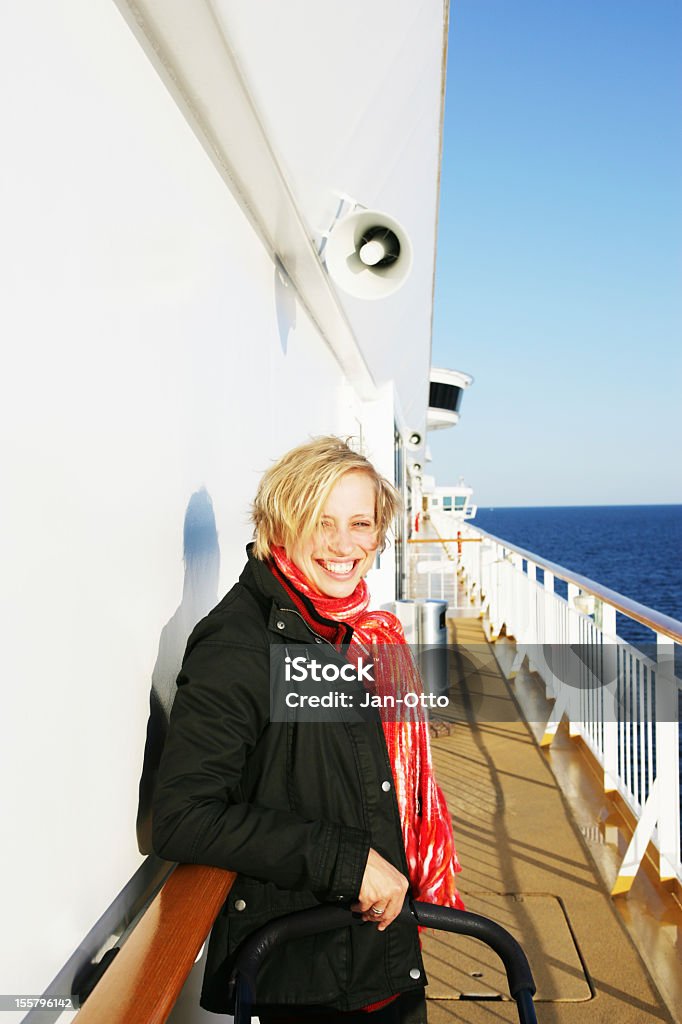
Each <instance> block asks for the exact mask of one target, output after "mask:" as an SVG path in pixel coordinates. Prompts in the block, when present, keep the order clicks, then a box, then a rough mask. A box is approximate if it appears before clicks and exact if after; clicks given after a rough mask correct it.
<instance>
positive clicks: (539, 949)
mask: <svg viewBox="0 0 682 1024" xmlns="http://www.w3.org/2000/svg"><path fill="white" fill-rule="evenodd" d="M465 902H466V906H467V910H471V911H473V913H476V914H483V915H484V916H485V917H489V918H491V919H492V920H493V921H497V922H498V924H501V925H502V927H503V928H506V929H507V931H509V932H511V933H512V935H514V937H515V938H517V939H518V940H519V942H520V943H521V945H522V946H523V948H524V950H525V951H526V956H527V957H528V960H529V962H530V966H531V969H532V971H533V976H534V978H535V984H536V986H537V994H536V996H535V999H536V1000H539V1001H542V1002H583V1001H585V1000H588V999H591V998H592V989H591V988H590V984H589V982H588V980H587V978H586V977H585V972H584V970H583V965H582V961H581V959H580V955H579V953H578V950H577V949H576V945H575V942H574V940H573V935H572V933H571V929H570V927H569V924H568V921H567V918H566V914H565V912H564V908H563V905H562V903H561V901H560V900H559V899H558V897H556V896H552V895H549V894H547V893H475V894H467V895H466V896H465ZM422 941H423V950H424V963H425V966H426V974H427V977H428V979H429V986H428V988H427V990H426V991H427V996H428V998H429V999H430V1000H434V999H435V1000H454V999H457V1000H459V999H462V1000H482V1001H485V1002H490V1001H492V1002H494V1001H499V1000H508V999H510V998H511V997H510V995H509V989H508V987H507V978H506V975H505V973H504V968H503V966H502V962H501V960H500V959H499V957H498V956H497V954H496V953H494V952H493V951H492V949H490V948H489V947H488V946H485V945H484V944H483V943H482V942H478V941H476V940H475V939H471V938H468V937H466V936H464V935H451V934H449V933H447V932H435V931H429V930H426V931H425V932H424V933H423V934H422Z"/></svg>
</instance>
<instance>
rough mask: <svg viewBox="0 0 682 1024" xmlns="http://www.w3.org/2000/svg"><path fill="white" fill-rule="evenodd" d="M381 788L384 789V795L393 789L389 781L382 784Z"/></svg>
mask: <svg viewBox="0 0 682 1024" xmlns="http://www.w3.org/2000/svg"><path fill="white" fill-rule="evenodd" d="M381 788H382V789H383V791H384V793H388V792H389V790H390V788H391V783H390V782H389V781H388V779H386V780H385V781H384V782H382V783H381Z"/></svg>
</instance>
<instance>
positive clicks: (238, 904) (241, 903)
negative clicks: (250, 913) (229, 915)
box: [234, 900, 246, 912]
mask: <svg viewBox="0 0 682 1024" xmlns="http://www.w3.org/2000/svg"><path fill="white" fill-rule="evenodd" d="M234 909H235V910H238V911H240V912H241V911H242V910H246V900H235V901H234Z"/></svg>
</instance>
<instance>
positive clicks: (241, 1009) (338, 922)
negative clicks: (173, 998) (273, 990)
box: [228, 899, 537, 1024]
mask: <svg viewBox="0 0 682 1024" xmlns="http://www.w3.org/2000/svg"><path fill="white" fill-rule="evenodd" d="M397 920H402V921H404V920H412V921H414V922H415V924H419V925H422V926H423V927H425V928H435V929H438V930H439V931H445V932H456V933H457V934H459V935H469V936H471V938H474V939H479V940H480V941H481V942H484V943H485V944H486V945H487V946H490V948H491V949H493V950H494V951H495V952H496V953H497V955H498V956H499V958H500V959H501V960H502V963H503V964H504V968H505V971H506V972H507V982H508V984H509V992H510V994H511V996H512V998H513V999H514V1000H515V1001H516V1005H517V1009H518V1014H519V1021H520V1024H537V1017H536V1015H535V1006H534V1004H533V993H534V992H535V982H534V981H533V975H532V973H531V969H530V965H529V963H528V960H527V958H526V954H525V953H524V951H523V949H522V948H521V946H520V944H519V943H518V942H517V941H516V939H515V938H514V937H513V935H510V934H509V932H508V931H507V930H506V929H505V928H502V926H501V925H499V924H497V923H496V922H495V921H491V920H490V919H489V918H487V917H481V915H480V914H470V913H469V912H468V911H466V910H453V909H452V908H451V907H440V906H437V905H436V904H434V903H412V902H411V901H409V899H408V900H406V901H405V905H404V907H403V909H402V910H401V912H400V914H399V915H398V918H397ZM349 925H365V926H366V927H370V928H371V927H372V925H371V923H367V922H365V921H363V919H362V916H361V915H360V914H355V913H353V912H352V911H351V910H350V908H349V907H348V906H347V905H338V904H336V905H335V904H322V905H321V906H319V907H311V908H310V909H309V910H297V911H295V912H294V913H293V914H286V915H285V916H284V917H278V918H275V920H274V921H270V922H269V923H268V924H266V925H265V926H264V927H263V928H259V930H258V931H256V932H254V933H253V935H250V936H249V937H248V938H247V939H246V940H245V941H244V943H243V944H242V946H241V949H240V951H239V954H238V956H237V959H236V961H235V963H234V966H233V968H232V973H231V974H230V979H229V982H228V985H229V990H230V993H231V994H234V995H235V1014H234V1024H250V1022H251V1007H252V1006H253V1003H254V1001H255V994H256V978H257V975H258V970H259V968H260V966H261V963H262V962H263V960H264V959H265V957H266V956H267V955H268V953H269V952H270V951H271V949H273V947H274V946H276V945H278V943H280V942H286V941H287V940H289V939H300V938H303V937H304V936H306V935H319V934H321V933H322V932H330V931H334V930H335V929H336V928H347V927H348V926H349Z"/></svg>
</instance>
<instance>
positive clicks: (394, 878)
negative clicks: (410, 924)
mask: <svg viewBox="0 0 682 1024" xmlns="http://www.w3.org/2000/svg"><path fill="white" fill-rule="evenodd" d="M408 885H409V883H408V881H407V879H406V878H405V875H401V873H400V872H399V871H398V869H397V868H394V867H393V865H392V864H389V862H388V861H387V860H384V858H383V857H382V856H381V854H379V853H377V851H376V850H374V849H372V848H370V851H369V856H368V857H367V864H366V865H365V873H364V875H363V876H362V885H361V886H360V893H359V895H358V899H357V903H354V904H353V905H352V907H351V909H352V910H355V911H358V912H361V913H362V918H363V921H372V922H373V923H374V924H376V925H377V929H378V931H380V932H383V931H384V930H385V929H386V928H388V926H389V924H390V923H391V921H394V920H395V919H396V917H397V916H398V914H399V913H400V911H401V910H402V908H403V902H404V900H405V893H406V892H407V888H408ZM380 910H381V911H383V913H381V914H380V913H378V911H380Z"/></svg>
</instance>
